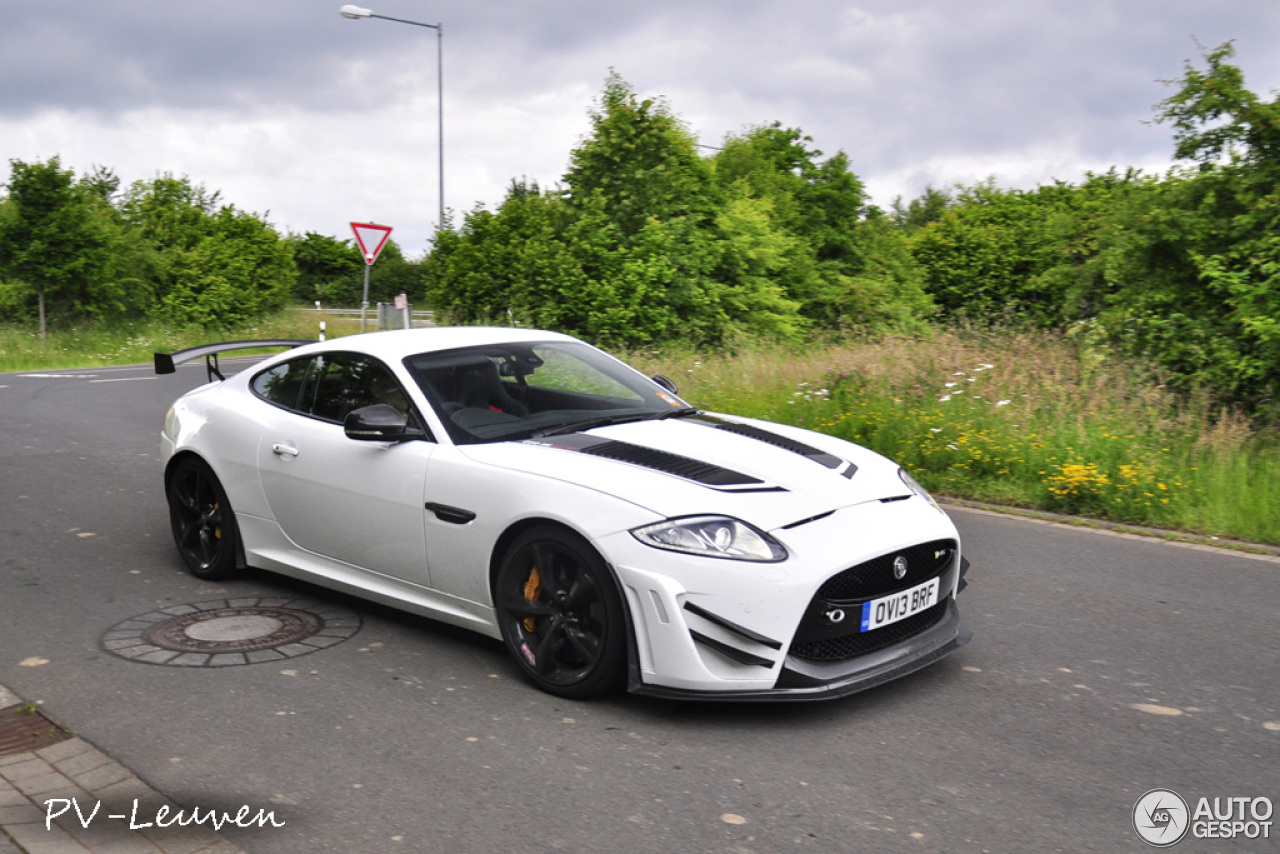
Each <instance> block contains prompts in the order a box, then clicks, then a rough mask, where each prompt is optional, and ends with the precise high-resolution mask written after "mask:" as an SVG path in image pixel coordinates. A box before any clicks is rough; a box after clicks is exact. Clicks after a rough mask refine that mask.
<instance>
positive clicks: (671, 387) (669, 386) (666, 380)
mask: <svg viewBox="0 0 1280 854" xmlns="http://www.w3.org/2000/svg"><path fill="white" fill-rule="evenodd" d="M652 379H653V381H654V382H655V383H657V384H658V385H660V386H662V387H663V388H665V389H666V390H667V391H669V392H671V393H672V394H674V395H676V396H679V395H680V390H679V389H678V388H676V384H675V381H674V380H672V379H671V378H670V377H664V376H663V375H662V374H654V375H653V377H652Z"/></svg>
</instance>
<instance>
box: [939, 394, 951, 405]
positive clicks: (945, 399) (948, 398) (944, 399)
mask: <svg viewBox="0 0 1280 854" xmlns="http://www.w3.org/2000/svg"><path fill="white" fill-rule="evenodd" d="M950 399H951V395H949V394H944V395H943V396H942V397H940V398H938V403H946V402H947V401H948V400H950Z"/></svg>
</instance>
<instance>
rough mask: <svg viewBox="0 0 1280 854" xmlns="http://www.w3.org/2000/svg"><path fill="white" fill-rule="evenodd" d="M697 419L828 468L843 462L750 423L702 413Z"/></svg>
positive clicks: (833, 467) (838, 466) (838, 465)
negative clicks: (740, 422) (722, 418)
mask: <svg viewBox="0 0 1280 854" xmlns="http://www.w3.org/2000/svg"><path fill="white" fill-rule="evenodd" d="M698 420H700V421H704V422H706V423H708V424H712V425H714V426H715V428H716V429H717V430H727V431H728V432H730V433H736V434H738V435H739V436H746V437H747V438H749V439H755V440H756V441H757V442H764V443H766V444H769V445H773V446H774V447H776V448H782V449H783V450H787V451H790V452H791V453H793V454H799V455H800V456H802V457H808V458H809V459H811V460H813V461H814V462H815V463H821V464H822V465H824V466H826V467H827V468H829V469H838V468H840V466H842V465H844V463H845V461H844V460H842V459H840V458H839V457H837V456H836V455H834V454H828V453H827V452H826V451H820V450H818V449H817V448H815V447H813V446H812V445H806V444H805V443H804V442H797V441H796V440H795V439H788V438H787V437H786V436H779V435H778V434H777V433H773V432H771V431H769V430H764V429H761V428H759V427H756V426H754V425H752V424H739V423H737V422H735V421H724V420H721V419H719V418H716V417H715V416H712V415H703V416H701V417H700V418H699V419H698Z"/></svg>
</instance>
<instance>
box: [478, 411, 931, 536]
mask: <svg viewBox="0 0 1280 854" xmlns="http://www.w3.org/2000/svg"><path fill="white" fill-rule="evenodd" d="M460 450H461V451H462V453H464V454H465V455H466V456H467V457H469V458H470V459H472V460H474V461H476V462H478V463H483V464H487V465H493V466H498V467H501V468H506V469H513V470H517V471H522V472H527V473H529V474H535V475H540V476H543V477H548V478H554V479H556V480H561V481H566V482H570V483H575V484H578V485H580V486H583V487H586V488H588V489H592V490H596V491H598V492H602V493H607V494H609V495H613V496H616V497H618V498H620V499H622V500H625V501H629V502H631V503H633V504H636V505H639V506H641V507H644V508H646V509H648V510H650V511H652V512H653V513H655V514H657V515H658V516H661V517H665V518H671V517H676V516H687V515H694V514H701V513H721V514H727V515H731V516H734V517H736V518H739V519H742V520H743V521H746V522H750V523H752V524H753V525H756V526H757V527H759V528H762V529H764V530H766V531H771V530H776V529H777V528H781V527H784V526H787V525H792V524H795V523H797V522H801V521H804V520H806V519H811V518H813V517H815V516H821V515H823V514H826V513H830V512H832V511H834V510H838V509H840V508H842V507H848V506H850V505H854V504H861V503H864V502H868V501H884V500H888V499H895V498H904V497H909V496H910V495H911V494H912V493H911V490H910V489H909V488H908V487H907V486H906V485H905V484H904V483H903V482H902V479H901V478H900V477H899V475H898V466H897V464H896V463H893V462H891V461H890V460H887V459H885V458H884V457H882V456H880V455H879V454H876V453H874V452H873V451H869V450H867V449H866V448H863V447H860V446H858V445H854V444H852V443H849V442H845V441H842V440H840V439H835V438H832V437H830V436H825V435H822V434H820V433H814V432H811V431H808V430H802V429H799V428H795V427H786V426H784V425H781V424H773V423H770V422H764V421H754V420H751V419H745V418H729V417H727V416H722V415H710V414H703V415H699V416H696V417H689V418H679V419H666V420H656V421H641V422H635V423H630V424H618V425H613V426H610V427H601V428H597V429H594V430H591V431H589V432H584V433H572V434H568V435H564V436H550V437H545V438H536V439H530V440H527V441H523V442H499V443H493V444H486V445H467V446H464V447H462V448H461V449H460Z"/></svg>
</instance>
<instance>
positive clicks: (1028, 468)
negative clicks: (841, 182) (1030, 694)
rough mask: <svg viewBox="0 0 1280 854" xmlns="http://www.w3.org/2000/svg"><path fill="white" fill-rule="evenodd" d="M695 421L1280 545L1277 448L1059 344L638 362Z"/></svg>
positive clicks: (850, 347) (767, 351)
mask: <svg viewBox="0 0 1280 854" xmlns="http://www.w3.org/2000/svg"><path fill="white" fill-rule="evenodd" d="M633 361H637V362H640V363H641V364H642V366H643V367H645V368H646V369H649V370H653V371H664V372H666V373H668V374H669V375H672V378H673V379H676V381H677V382H678V383H680V384H681V394H682V396H683V397H685V398H686V399H687V400H689V401H690V402H693V403H695V404H697V405H699V406H702V407H705V408H708V409H719V410H722V411H727V412H736V413H738V414H742V415H749V416H754V417H759V418H766V419H770V420H774V421H780V422H785V423H788V424H795V425H798V426H802V427H808V428H810V429H814V430H819V431H822V432H825V433H830V434H832V435H835V436H839V437H841V438H844V439H848V440H851V441H854V442H857V443H859V444H862V445H866V446H868V447H870V448H873V449H874V450H877V451H879V452H881V453H883V454H885V455H886V456H889V457H891V458H893V459H895V460H897V461H899V462H900V463H902V464H903V465H904V466H905V467H906V468H907V469H908V470H910V471H911V472H912V473H913V474H914V475H915V476H916V477H917V478H918V479H919V480H920V481H921V482H922V483H924V484H925V486H927V487H929V488H930V489H932V490H935V491H937V492H938V493H940V494H942V495H946V496H952V497H957V498H969V499H975V500H981V501H990V502H997V503H1003V504H1011V505H1017V506H1022V507H1029V508H1037V509H1044V510H1051V511H1057V512H1063V513H1072V514H1079V515H1087V516H1095V517H1099V518H1105V519H1111V520H1115V521H1122V522H1127V523H1133V524H1139V525H1154V526H1160V527H1170V528H1178V529H1183V530H1189V531H1195V532H1200V533H1204V534H1208V535H1215V536H1221V537H1231V538H1240V539H1246V540H1251V541H1255V542H1272V543H1276V542H1280V441H1277V436H1276V433H1275V431H1274V430H1271V429H1263V428H1260V427H1258V426H1256V425H1254V424H1252V423H1250V421H1249V420H1248V419H1246V418H1244V417H1242V416H1241V415H1239V414H1237V413H1231V412H1223V411H1215V410H1213V409H1212V408H1211V407H1210V406H1209V405H1208V404H1207V402H1206V400H1205V398H1204V397H1193V399H1191V400H1187V399H1185V398H1182V397H1179V396H1177V395H1174V394H1172V393H1171V392H1169V391H1167V390H1165V389H1164V388H1163V387H1161V386H1160V384H1159V383H1158V381H1157V380H1156V379H1155V378H1153V376H1152V374H1151V373H1150V372H1149V371H1146V370H1143V369H1142V368H1140V367H1138V366H1133V365H1126V364H1119V363H1115V362H1112V361H1109V360H1107V359H1105V358H1103V357H1102V356H1101V355H1100V354H1098V353H1096V352H1092V351H1090V350H1089V349H1087V348H1086V347H1083V346H1082V345H1080V344H1078V343H1077V342H1074V341H1072V340H1070V339H1067V338H1064V337H1062V336H1059V335H1049V334H1044V333H1028V332H999V333H987V332H978V331H972V330H968V331H965V330H943V331H937V332H935V333H934V334H933V335H932V336H931V337H929V338H928V339H927V340H908V339H884V340H879V341H873V342H865V343H844V344H840V345H833V346H828V347H814V348H810V349H805V350H799V351H790V350H785V349H781V348H773V347H758V346H757V347H750V346H748V347H746V348H743V349H740V350H738V351H737V352H735V353H733V354H730V355H700V354H693V353H687V352H686V353H681V354H666V355H659V354H638V355H636V356H634V357H633Z"/></svg>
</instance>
